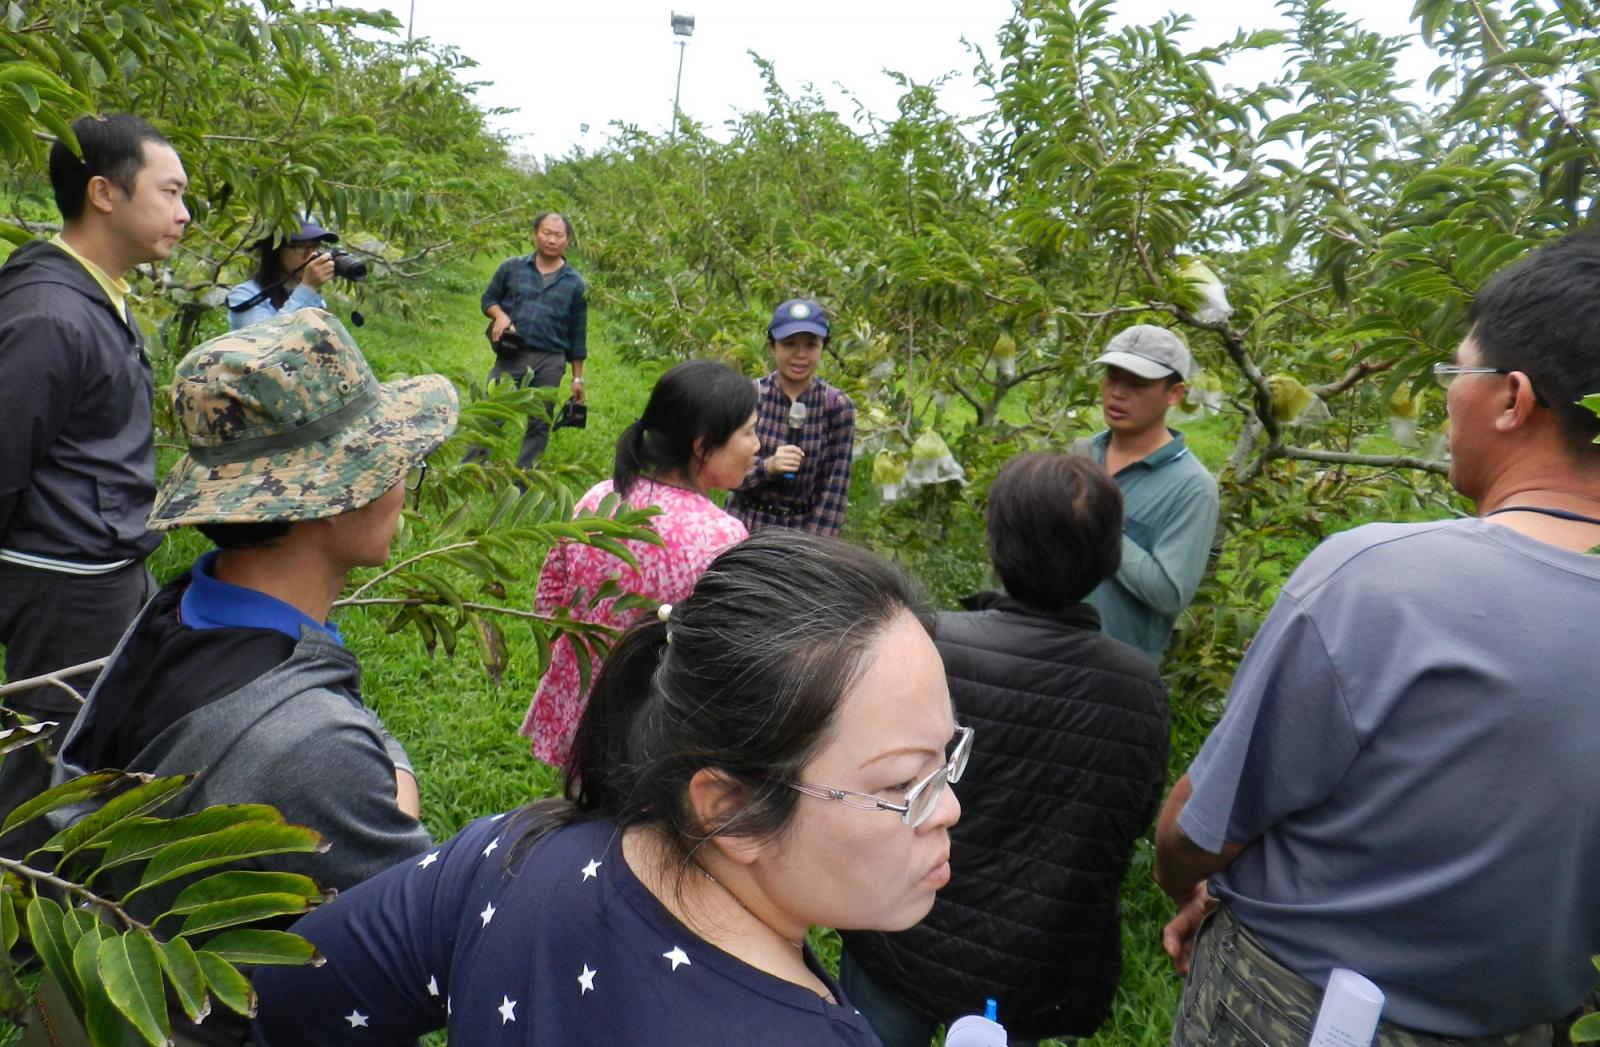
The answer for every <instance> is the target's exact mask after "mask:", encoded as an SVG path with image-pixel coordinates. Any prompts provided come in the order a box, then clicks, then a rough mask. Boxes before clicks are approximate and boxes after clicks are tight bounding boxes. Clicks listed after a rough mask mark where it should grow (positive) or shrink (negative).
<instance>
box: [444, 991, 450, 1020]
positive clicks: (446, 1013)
mask: <svg viewBox="0 0 1600 1047" xmlns="http://www.w3.org/2000/svg"><path fill="white" fill-rule="evenodd" d="M444 1016H445V1017H446V1018H448V1017H450V997H448V996H446V997H445V998H444Z"/></svg>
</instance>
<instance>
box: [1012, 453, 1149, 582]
mask: <svg viewBox="0 0 1600 1047" xmlns="http://www.w3.org/2000/svg"><path fill="white" fill-rule="evenodd" d="M988 518H989V519H988V522H989V562H990V563H992V564H993V565H994V569H995V573H996V574H998V575H999V576H1000V581H1001V583H1002V584H1003V585H1005V587H1006V592H1008V593H1010V594H1011V596H1012V597H1014V598H1015V599H1017V600H1020V601H1022V602H1023V603H1025V604H1027V605H1028V606H1029V607H1033V608H1036V609H1038V610H1041V611H1059V610H1061V609H1062V608H1064V607H1070V606H1071V605H1072V604H1075V603H1078V602H1079V601H1080V600H1082V599H1083V598H1084V597H1086V596H1088V595H1089V593H1090V592H1092V591H1093V590H1094V588H1095V586H1097V585H1099V584H1100V583H1101V582H1103V581H1105V580H1106V579H1107V578H1110V577H1111V576H1112V575H1113V574H1116V573H1117V567H1118V566H1120V565H1121V563H1122V492H1121V491H1120V490H1118V489H1117V484H1116V481H1115V480H1113V479H1111V477H1110V476H1108V475H1107V474H1106V471H1105V470H1104V469H1103V468H1101V467H1100V466H1099V465H1098V464H1096V463H1095V462H1094V461H1092V460H1091V459H1088V458H1084V457H1081V456H1078V455H1070V454H1059V453H1054V452H1049V451H1039V452H1035V453H1033V454H1024V455H1018V456H1017V457H1016V458H1013V459H1011V461H1009V462H1007V463H1006V464H1005V467H1004V468H1003V469H1001V470H1000V474H999V475H998V476H996V477H995V478H994V483H992V484H990V485H989V513H988Z"/></svg>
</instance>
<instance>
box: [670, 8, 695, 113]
mask: <svg viewBox="0 0 1600 1047" xmlns="http://www.w3.org/2000/svg"><path fill="white" fill-rule="evenodd" d="M672 35H674V36H681V37H683V39H682V40H679V41H678V84H677V86H676V87H674V88H673V89H672V131H671V134H670V136H669V138H670V140H672V141H676V140H677V138H678V100H679V98H681V97H682V95H683V52H684V49H685V47H687V45H688V43H689V39H688V38H689V37H691V36H693V35H694V15H680V14H679V13H678V12H676V11H674V12H672Z"/></svg>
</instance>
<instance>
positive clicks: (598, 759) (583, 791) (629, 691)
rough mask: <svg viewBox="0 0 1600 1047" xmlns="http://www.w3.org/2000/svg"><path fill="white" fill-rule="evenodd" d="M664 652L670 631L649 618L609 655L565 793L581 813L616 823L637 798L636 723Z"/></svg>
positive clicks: (583, 720)
mask: <svg viewBox="0 0 1600 1047" xmlns="http://www.w3.org/2000/svg"><path fill="white" fill-rule="evenodd" d="M663 606H668V605H663ZM666 652H667V626H666V625H665V624H664V623H662V622H660V621H658V620H657V619H656V616H655V615H646V616H644V617H642V618H640V619H639V622H638V624H637V625H635V626H634V627H633V628H631V629H629V630H628V631H627V632H626V633H624V634H623V636H622V638H621V639H620V640H618V641H617V643H616V644H615V645H614V646H613V647H612V648H611V651H610V653H608V654H607V655H606V660H605V663H604V664H603V665H602V667H601V669H602V671H601V672H600V673H599V674H598V675H597V676H596V677H595V682H594V689H593V690H592V691H590V692H589V703H588V705H586V706H585V707H584V710H583V715H582V716H581V717H580V718H579V720H578V732H577V734H576V735H575V736H574V738H573V741H572V758H571V759H570V760H569V761H568V762H567V771H566V780H565V783H564V785H565V787H564V792H565V794H566V798H567V800H568V802H570V803H571V804H573V805H574V806H575V807H577V808H578V810H580V811H584V812H592V813H595V814H602V815H607V816H611V817H616V816H617V815H619V814H621V813H622V812H623V809H624V808H625V807H626V805H627V801H628V798H629V797H631V796H632V795H633V793H634V790H635V787H636V786H637V784H638V783H637V781H636V780H635V779H636V776H637V773H638V770H639V760H638V755H639V754H638V753H637V752H635V751H634V746H633V744H632V742H633V736H634V734H635V726H636V721H637V720H638V719H639V712H640V710H641V709H643V708H644V707H645V705H646V704H648V703H649V701H650V699H651V698H652V697H654V695H655V690H656V687H655V675H656V670H657V669H658V668H660V666H661V659H662V657H663V656H664V655H665V654H666Z"/></svg>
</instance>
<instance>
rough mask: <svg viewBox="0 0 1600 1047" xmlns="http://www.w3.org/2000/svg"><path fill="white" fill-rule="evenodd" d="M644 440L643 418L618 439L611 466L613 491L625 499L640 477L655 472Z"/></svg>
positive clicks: (637, 419)
mask: <svg viewBox="0 0 1600 1047" xmlns="http://www.w3.org/2000/svg"><path fill="white" fill-rule="evenodd" d="M644 439H645V428H644V419H643V418H636V419H634V421H633V424H631V425H629V426H628V427H627V428H626V429H624V430H622V435H621V436H619V437H617V454H616V457H615V458H614V459H612V464H611V489H612V490H613V491H615V492H617V494H619V495H621V496H623V497H627V494H628V489H629V488H630V487H632V486H633V482H634V481H635V480H637V479H638V478H639V477H640V475H642V474H644V473H646V472H654V471H655V469H654V468H653V463H652V462H651V459H650V456H649V454H648V453H647V451H646V449H645V443H644Z"/></svg>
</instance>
